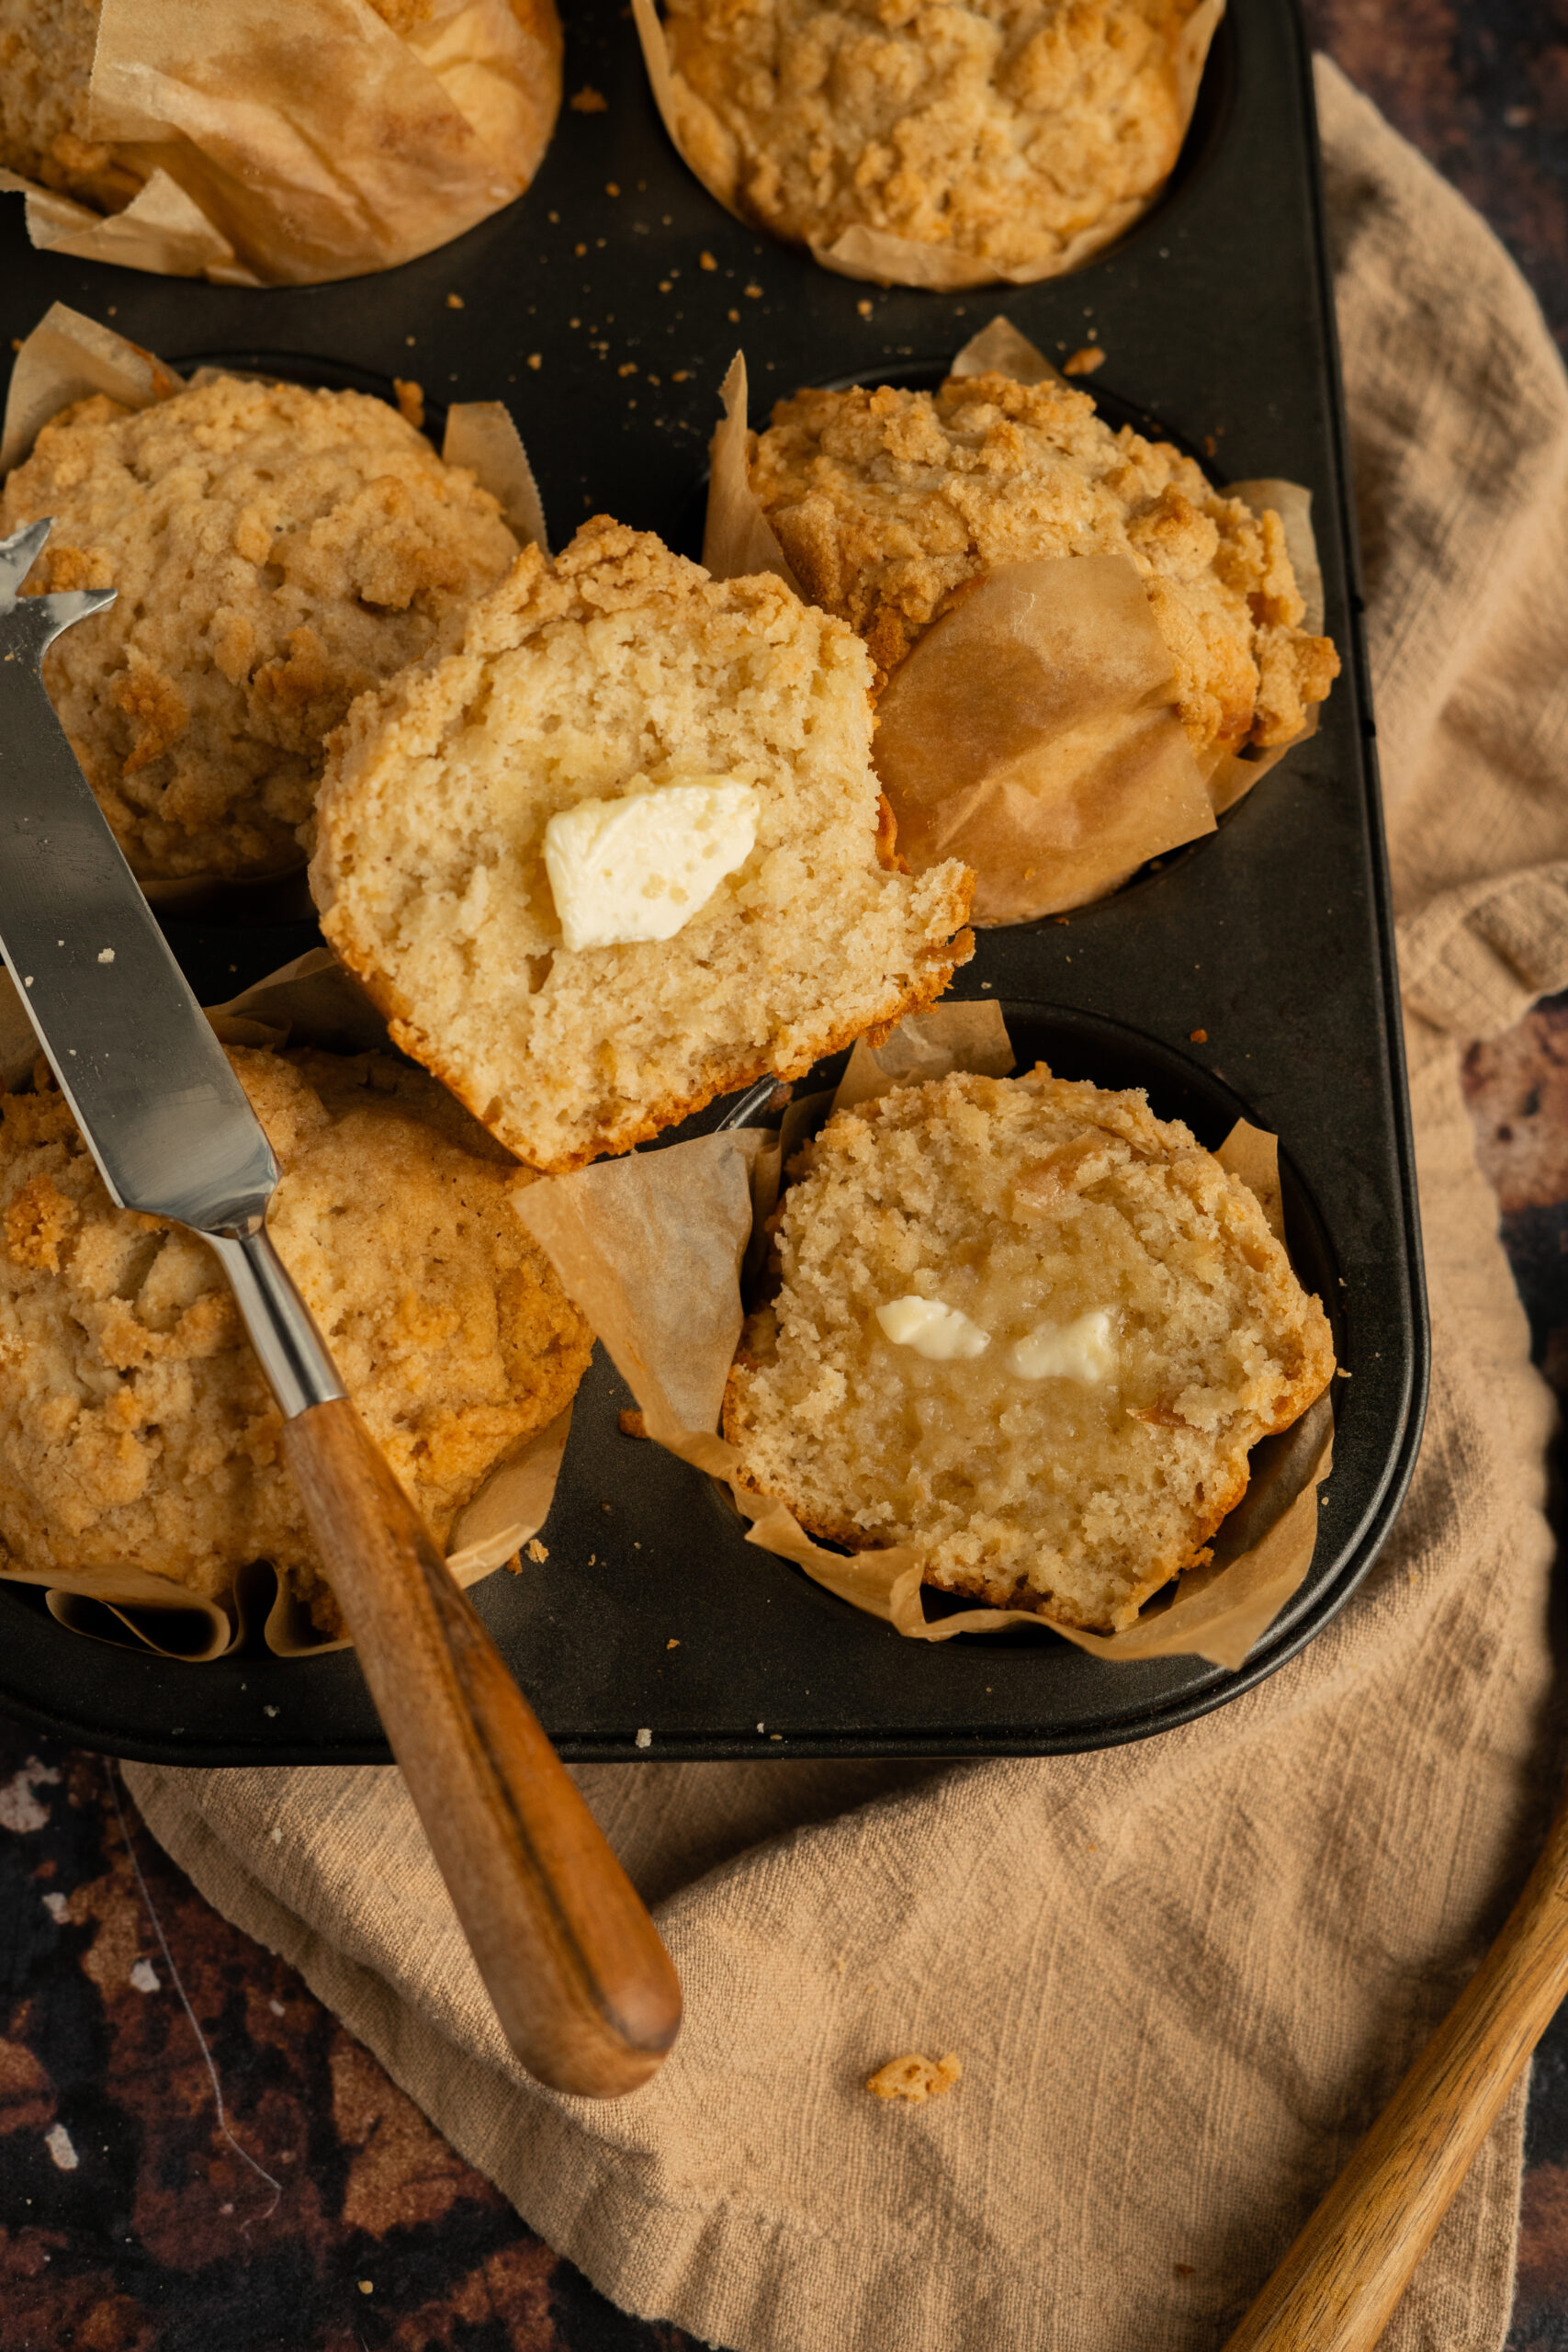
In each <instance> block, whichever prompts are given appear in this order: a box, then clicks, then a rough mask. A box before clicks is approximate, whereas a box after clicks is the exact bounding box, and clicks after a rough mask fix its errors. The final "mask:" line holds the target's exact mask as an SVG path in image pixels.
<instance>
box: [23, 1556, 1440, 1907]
mask: <svg viewBox="0 0 1568 2352" xmlns="http://www.w3.org/2000/svg"><path fill="white" fill-rule="evenodd" d="M1412 1581H1414V1578H1412ZM43 1907H44V1909H45V1910H46V1911H47V1912H48V1913H49V1916H50V1917H51V1919H52V1920H53V1921H54V1924H55V1926H56V1927H57V1928H63V1927H64V1926H65V1925H66V1924H67V1922H68V1921H69V1919H70V1917H71V1910H70V1906H69V1905H68V1904H67V1902H66V1900H65V1897H64V1896H63V1894H46V1895H45V1896H44V1898H43Z"/></svg>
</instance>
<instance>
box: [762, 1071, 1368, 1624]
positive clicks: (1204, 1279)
mask: <svg viewBox="0 0 1568 2352" xmlns="http://www.w3.org/2000/svg"><path fill="white" fill-rule="evenodd" d="M796 1169H797V1172H796V1175H795V1182H793V1183H792V1184H791V1185H790V1187H789V1190H788V1191H787V1192H786V1193H785V1194H784V1200H783V1203H782V1204H781V1207H780V1210H779V1212H778V1225H777V1273H778V1290H777V1295H776V1296H775V1297H774V1299H773V1301H772V1303H771V1304H770V1305H768V1306H765V1307H763V1308H762V1309H761V1310H760V1311H759V1312H757V1313H756V1314H754V1315H752V1316H751V1317H750V1318H749V1320H748V1323H747V1327H746V1329H745V1332H744V1334H743V1337H742V1341H741V1347H740V1352H739V1356H738V1358H737V1361H736V1365H735V1369H734V1371H733V1372H732V1374H731V1376H730V1384H729V1391H728V1397H727V1398H726V1406H725V1433H726V1435H727V1436H728V1438H729V1439H730V1441H731V1442H732V1443H733V1444H735V1445H736V1446H737V1447H739V1451H740V1454H741V1458H742V1463H743V1465H744V1469H743V1475H744V1476H745V1477H746V1479H747V1481H748V1483H750V1485H752V1486H754V1487H758V1488H760V1489H761V1490H762V1491H763V1492H767V1493H772V1494H775V1495H778V1496H780V1497H781V1498H783V1499H784V1501H785V1502H786V1503H788V1504H789V1506H790V1508H791V1509H792V1510H794V1511H795V1515H796V1517H797V1518H798V1519H799V1520H800V1521H801V1522H802V1524H803V1525H804V1526H806V1527H807V1528H808V1529H809V1530H810V1531H811V1532H813V1533H816V1534H818V1535H822V1536H826V1537H829V1538H830V1539H832V1540H834V1541H836V1542H839V1543H842V1544H848V1545H850V1546H851V1547H852V1548H854V1549H857V1550H859V1549H863V1548H868V1547H871V1548H875V1547H886V1546H887V1545H890V1544H911V1545H913V1546H914V1547H915V1548H916V1550H917V1552H918V1553H919V1555H920V1557H921V1564H922V1568H923V1573H924V1576H925V1579H926V1581H927V1582H929V1583H931V1584H936V1585H942V1586H945V1587H946V1588H948V1589H950V1590H953V1591H957V1592H968V1593H973V1594H975V1595H976V1596H977V1597H979V1598H980V1599H982V1600H988V1601H994V1602H999V1603H1007V1604H1010V1605H1012V1606H1014V1607H1018V1608H1023V1609H1038V1610H1040V1611H1043V1612H1044V1613H1046V1614H1048V1615H1051V1616H1055V1617H1056V1618H1058V1619H1060V1620H1062V1621H1063V1622H1065V1623H1069V1624H1075V1625H1085V1626H1093V1627H1099V1628H1101V1629H1108V1628H1119V1627H1122V1626H1124V1625H1126V1624H1128V1623H1131V1622H1132V1619H1133V1618H1134V1616H1135V1614H1136V1612H1137V1610H1138V1607H1139V1604H1140V1603H1141V1602H1142V1601H1143V1600H1145V1598H1146V1597H1147V1595H1148V1594H1150V1593H1152V1592H1154V1591H1156V1590H1157V1589H1158V1588H1159V1587H1160V1586H1161V1585H1163V1584H1165V1583H1166V1582H1167V1581H1168V1579H1169V1578H1170V1577H1172V1576H1174V1575H1176V1574H1177V1573H1178V1572H1179V1570H1180V1569H1182V1568H1184V1567H1189V1566H1193V1565H1195V1564H1197V1563H1198V1562H1201V1560H1203V1559H1204V1558H1206V1557H1207V1556H1208V1555H1207V1553H1206V1551H1205V1549H1204V1546H1205V1545H1206V1544H1207V1542H1208V1539H1209V1538H1210V1536H1211V1535H1213V1532H1214V1530H1215V1529H1216V1528H1217V1527H1218V1525H1219V1523H1220V1521H1221V1520H1222V1519H1223V1518H1224V1515H1225V1513H1226V1512H1227V1511H1228V1510H1231V1509H1232V1508H1233V1507H1234V1505H1235V1503H1236V1502H1238V1501H1239V1500H1240V1498H1241V1496H1242V1495H1243V1494H1244V1493H1245V1491H1246V1488H1247V1477H1248V1468H1247V1454H1248V1452H1249V1450H1250V1448H1251V1447H1252V1446H1253V1445H1255V1444H1256V1443H1257V1442H1258V1439H1259V1438H1262V1437H1264V1436H1267V1435H1268V1434H1269V1433H1270V1432H1271V1431H1273V1430H1281V1429H1285V1428H1288V1427H1289V1426H1290V1424H1291V1423H1292V1421H1293V1420H1295V1419H1297V1418H1298V1417H1299V1415H1300V1414H1301V1413H1302V1412H1303V1411H1304V1409H1305V1408H1306V1407H1307V1405H1308V1404H1310V1403H1311V1401H1312V1400H1313V1398H1314V1397H1316V1396H1318V1395H1319V1394H1320V1393H1321V1391H1322V1390H1323V1388H1324V1387H1325V1385H1326V1383H1327V1381H1328V1379H1329V1376H1330V1374H1331V1373H1332V1371H1333V1367H1334V1357H1333V1351H1332V1347H1331V1343H1330V1339H1329V1331H1328V1325H1327V1321H1326V1319H1325V1316H1324V1313H1323V1310H1322V1307H1321V1306H1319V1304H1318V1302H1317V1300H1316V1299H1315V1298H1311V1297H1309V1296H1308V1295H1306V1294H1305V1293H1304V1292H1303V1289H1302V1286H1301V1284H1300V1283H1299V1282H1298V1281H1297V1280H1296V1277H1295V1275H1294V1273H1293V1272H1292V1268H1291V1264H1290V1261H1289V1260H1288V1258H1287V1257H1286V1255H1285V1251H1284V1250H1283V1249H1282V1248H1281V1247H1280V1243H1279V1242H1278V1241H1277V1240H1276V1239H1275V1238H1274V1236H1273V1234H1272V1233H1271V1232H1270V1230H1269V1225H1268V1223H1267V1220H1266V1219H1265V1217H1264V1215H1263V1211H1262V1209H1261V1208H1260V1207H1259V1205H1258V1201H1257V1200H1256V1198H1255V1197H1254V1195H1253V1194H1252V1193H1250V1192H1249V1191H1248V1190H1247V1186H1246V1185H1245V1184H1243V1183H1242V1182H1240V1181H1239V1180H1238V1179H1237V1178H1235V1177H1234V1176H1232V1175H1230V1174H1228V1173H1227V1172H1226V1170H1224V1168H1222V1167H1221V1165H1220V1163H1219V1162H1218V1160H1216V1159H1214V1158H1213V1155H1212V1154H1211V1153H1209V1152H1207V1151H1204V1150H1203V1149H1202V1148H1201V1147H1200V1146H1199V1145H1198V1143H1197V1142H1196V1141H1195V1140H1194V1138H1193V1136H1192V1135H1191V1134H1190V1131H1189V1130H1188V1129H1187V1128H1186V1127H1185V1126H1183V1125H1181V1124H1180V1123H1179V1121H1175V1120H1170V1121H1165V1120H1160V1119H1156V1117H1154V1115H1153V1114H1151V1112H1150V1111H1149V1108H1148V1104H1147V1103H1146V1101H1145V1097H1144V1096H1143V1095H1142V1094H1141V1093H1135V1092H1129V1093H1111V1092H1108V1091H1105V1090H1103V1089H1101V1088H1099V1087H1096V1086H1091V1085H1088V1084H1083V1083H1075V1082H1069V1081H1066V1080H1059V1079H1055V1078H1053V1077H1052V1075H1051V1073H1050V1071H1049V1070H1048V1069H1046V1068H1045V1067H1044V1065H1043V1064H1041V1065H1039V1066H1038V1067H1037V1068H1036V1069H1034V1070H1032V1072H1031V1073H1030V1074H1029V1075H1028V1076H1026V1077H1023V1078H1019V1079H994V1078H978V1077H953V1078H948V1079H942V1080H938V1081H935V1082H932V1083H930V1084H927V1085H923V1086H911V1087H902V1088H898V1089H897V1090H896V1091H894V1092H892V1093H890V1094H885V1095H882V1096H880V1097H879V1098H877V1099H876V1100H874V1102H871V1103H863V1104H862V1105H860V1106H859V1107H858V1108H856V1109H854V1110H851V1111H842V1112H840V1113H839V1114H837V1115H836V1116H835V1117H834V1118H832V1119H830V1120H829V1123H828V1125H826V1126H825V1127H824V1128H823V1130H822V1132H821V1134H820V1135H819V1136H818V1137H817V1139H816V1141H815V1142H814V1143H812V1144H811V1145H810V1146H809V1147H808V1148H807V1151H806V1152H805V1154H804V1155H803V1156H802V1159H800V1161H799V1162H797V1163H796ZM953 1317H956V1318H959V1320H957V1321H954V1320H953V1319H952V1318H953ZM928 1326H934V1328H935V1329H936V1330H937V1332H938V1334H939V1338H940V1342H941V1346H942V1347H948V1348H950V1350H951V1352H949V1353H948V1354H947V1355H945V1356H943V1355H942V1353H941V1352H940V1349H939V1352H937V1353H935V1354H925V1353H922V1352H921V1351H920V1349H919V1347H918V1346H917V1345H916V1344H915V1338H916V1337H918V1336H919V1334H920V1333H921V1331H922V1329H925V1328H927V1327H928ZM965 1327H966V1328H965ZM900 1335H902V1336H900ZM923 1344H925V1345H928V1346H929V1345H932V1344H935V1343H933V1342H932V1341H931V1340H929V1339H928V1340H925V1341H924V1342H923Z"/></svg>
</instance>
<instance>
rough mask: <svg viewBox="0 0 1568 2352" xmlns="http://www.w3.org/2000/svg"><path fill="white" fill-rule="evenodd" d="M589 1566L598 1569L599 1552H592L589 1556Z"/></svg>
mask: <svg viewBox="0 0 1568 2352" xmlns="http://www.w3.org/2000/svg"><path fill="white" fill-rule="evenodd" d="M588 1565H589V1566H590V1567H591V1568H596V1567H597V1566H598V1565H599V1555H598V1553H597V1552H590V1554H589V1555H588Z"/></svg>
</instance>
